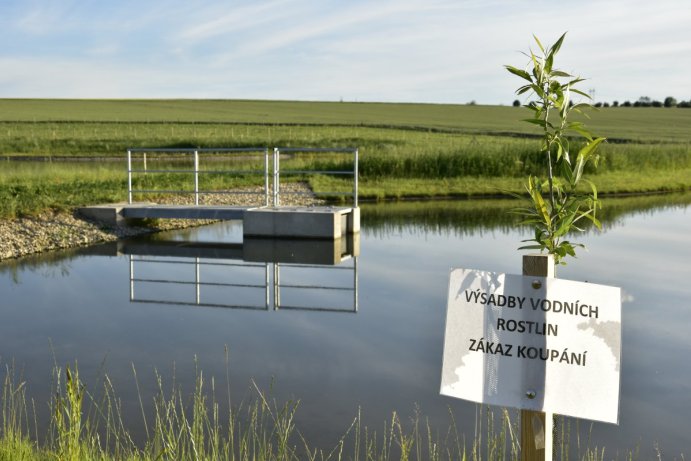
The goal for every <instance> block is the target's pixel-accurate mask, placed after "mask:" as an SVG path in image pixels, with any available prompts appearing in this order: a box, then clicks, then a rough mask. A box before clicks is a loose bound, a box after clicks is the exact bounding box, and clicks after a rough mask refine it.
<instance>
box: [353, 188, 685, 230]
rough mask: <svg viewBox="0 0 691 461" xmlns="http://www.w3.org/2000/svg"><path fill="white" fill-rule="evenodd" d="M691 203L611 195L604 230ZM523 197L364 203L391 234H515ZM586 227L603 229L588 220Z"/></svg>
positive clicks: (367, 220) (369, 217) (368, 218)
mask: <svg viewBox="0 0 691 461" xmlns="http://www.w3.org/2000/svg"><path fill="white" fill-rule="evenodd" d="M689 203H691V193H679V194H660V195H648V196H640V197H605V198H603V199H602V205H603V206H602V209H601V210H599V211H598V219H599V220H600V221H601V222H602V227H603V229H602V232H607V231H609V230H611V229H614V228H616V227H620V226H622V225H624V222H625V220H626V219H627V218H629V217H631V216H635V215H641V214H650V213H654V212H656V211H657V212H659V211H660V210H663V209H679V208H683V207H685V206H686V205H688V204H689ZM523 205H524V203H523V202H520V201H517V200H508V199H507V200H430V201H424V202H395V203H387V204H386V205H385V206H383V205H382V204H372V203H369V204H368V203H365V204H361V206H360V208H361V219H362V229H363V231H364V232H367V233H370V234H373V235H376V236H380V237H385V236H391V235H398V234H401V232H403V231H404V230H405V231H410V230H412V231H413V232H414V233H416V234H420V235H422V234H427V233H430V232H431V233H436V234H440V235H454V236H467V237H472V236H482V235H485V234H488V233H489V234H493V233H495V232H499V233H501V234H509V233H512V232H515V231H516V228H517V227H519V222H520V217H518V216H516V215H514V214H512V213H511V209H512V208H515V207H517V206H523ZM585 231H586V233H590V232H594V231H597V229H594V228H593V227H592V226H586V228H585Z"/></svg>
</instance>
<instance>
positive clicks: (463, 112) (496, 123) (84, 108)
mask: <svg viewBox="0 0 691 461" xmlns="http://www.w3.org/2000/svg"><path fill="white" fill-rule="evenodd" d="M526 113H527V111H526V110H525V109H521V108H515V107H509V106H481V105H472V106H471V105H458V104H409V103H399V104H392V103H353V102H299V101H247V100H50V99H2V100H0V122H7V121H9V122H15V121H19V122H44V121H62V122H79V123H83V122H119V123H122V122H137V123H150V122H164V123H223V124H232V123H239V124H271V125H284V124H297V125H345V126H375V127H398V128H415V129H421V128H426V129H429V130H446V131H451V132H457V133H471V134H483V133H492V134H501V133H522V134H530V133H536V131H535V130H534V129H532V128H531V127H530V126H528V125H527V124H524V123H521V122H520V119H521V118H526V117H527V116H526V115H525V114H526ZM589 124H590V125H591V128H592V129H593V131H594V132H595V133H601V134H603V135H606V136H608V137H610V138H619V139H628V140H643V141H672V142H689V141H691V133H690V132H689V130H688V127H689V126H691V110H685V109H677V108H669V109H667V108H633V107H631V108H626V107H617V108H603V109H601V110H600V111H598V112H594V113H593V114H592V115H591V121H590V122H589Z"/></svg>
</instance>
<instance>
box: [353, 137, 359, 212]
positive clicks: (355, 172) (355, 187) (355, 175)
mask: <svg viewBox="0 0 691 461" xmlns="http://www.w3.org/2000/svg"><path fill="white" fill-rule="evenodd" d="M358 151H359V149H355V159H354V162H353V207H354V208H357V206H358V203H357V196H358V156H359V155H358Z"/></svg>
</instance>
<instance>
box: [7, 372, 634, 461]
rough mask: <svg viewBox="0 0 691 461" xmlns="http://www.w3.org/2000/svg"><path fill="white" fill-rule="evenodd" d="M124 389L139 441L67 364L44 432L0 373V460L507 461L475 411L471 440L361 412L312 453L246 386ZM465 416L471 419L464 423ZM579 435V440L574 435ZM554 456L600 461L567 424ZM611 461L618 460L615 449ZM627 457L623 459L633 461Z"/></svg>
mask: <svg viewBox="0 0 691 461" xmlns="http://www.w3.org/2000/svg"><path fill="white" fill-rule="evenodd" d="M132 371H133V381H134V384H133V385H135V386H136V388H137V395H138V399H139V402H140V409H141V413H140V417H141V418H142V419H143V420H144V428H145V432H146V434H145V437H144V438H143V441H141V442H135V439H136V438H137V437H135V436H134V434H132V433H130V432H129V430H128V429H127V421H126V417H125V416H124V415H123V413H122V407H121V404H120V402H119V398H118V394H117V393H116V391H115V388H114V387H113V385H112V383H111V381H110V379H109V378H108V376H107V375H103V376H102V377H101V378H100V379H99V380H98V382H97V383H96V385H91V384H92V383H85V382H84V381H82V380H81V379H80V377H79V371H78V369H77V367H76V365H74V366H73V367H70V366H67V367H65V368H55V370H54V371H53V375H52V378H51V381H52V382H53V383H54V384H53V386H54V389H53V393H52V394H53V397H52V398H51V401H50V402H48V410H49V411H48V414H49V416H48V421H47V424H45V427H46V429H45V430H39V429H38V427H39V426H41V427H43V424H39V422H38V421H37V419H38V418H39V416H38V415H39V414H42V413H43V409H44V408H45V403H46V402H36V401H34V400H33V399H32V398H31V396H30V395H29V394H28V391H27V386H26V385H25V383H24V382H22V381H21V379H19V377H18V376H17V375H16V373H15V370H14V368H13V367H12V366H11V365H6V367H5V377H4V381H3V387H2V396H1V397H0V405H1V407H2V415H1V416H2V419H1V420H0V459H2V460H5V459H7V460H13V461H15V460H27V461H32V460H48V459H60V460H69V461H73V460H74V461H77V460H86V459H88V460H104V461H106V460H132V461H134V460H176V461H184V460H202V459H209V460H212V459H213V460H258V461H259V460H290V461H292V460H320V461H324V460H341V459H353V460H357V459H367V460H429V461H436V460H447V459H453V460H473V461H479V460H482V459H488V460H517V459H520V443H519V440H518V437H519V434H520V428H519V427H518V425H517V422H516V421H517V420H518V419H519V418H518V414H517V413H516V412H513V413H512V412H509V411H507V410H505V409H496V410H491V409H488V408H487V407H483V406H477V407H476V411H475V416H474V418H475V434H473V435H469V434H468V435H466V434H463V433H460V432H459V430H458V428H457V427H456V418H457V417H460V416H458V415H454V414H453V412H452V411H451V410H449V421H448V426H447V427H443V428H440V427H433V426H432V425H431V423H430V421H429V420H428V419H426V418H425V417H424V415H423V414H422V413H421V411H419V410H416V411H414V412H413V414H412V415H410V416H402V415H399V414H398V413H397V412H393V413H392V415H391V417H390V418H389V419H388V420H386V421H383V424H382V425H381V426H379V427H377V428H369V427H367V426H365V425H364V424H363V418H362V415H361V412H362V410H360V409H353V418H352V420H350V421H344V429H343V435H342V436H341V437H339V438H338V439H337V440H334V441H333V444H332V446H331V447H327V448H324V447H315V446H313V445H312V444H311V443H310V441H309V440H306V439H305V437H303V435H302V434H301V432H300V427H298V425H297V423H296V414H297V412H298V411H299V406H300V402H299V401H288V402H278V401H276V400H275V399H274V398H272V397H271V395H270V394H268V393H266V392H264V391H263V390H262V389H260V388H259V387H258V386H257V385H256V384H255V383H254V382H252V383H251V384H250V398H248V399H246V400H243V401H240V402H235V401H233V400H232V396H231V394H230V386H229V385H228V384H227V383H226V384H222V383H220V382H218V383H217V382H216V380H215V379H214V378H213V377H212V378H208V377H205V376H204V374H203V372H202V371H201V370H198V371H197V375H196V380H195V386H194V389H189V390H184V389H181V388H180V387H178V386H176V385H175V384H174V383H175V380H174V379H173V380H172V382H173V385H172V387H171V386H170V384H169V383H167V382H166V381H167V380H166V379H165V378H164V377H163V376H161V375H159V374H156V382H157V389H156V391H155V395H153V396H151V399H149V398H148V396H143V395H142V394H141V392H140V391H139V386H138V384H137V381H138V378H137V373H136V370H135V368H134V367H133V368H132ZM471 418H472V415H471ZM581 433H584V434H585V437H581V436H580V435H581ZM555 450H556V453H557V458H555V459H560V460H568V459H571V457H572V456H573V457H574V458H575V459H578V460H585V461H590V460H602V459H605V456H606V450H605V449H604V448H598V447H595V446H591V444H590V442H589V437H588V432H587V430H586V431H582V430H581V428H580V427H579V425H578V423H577V422H573V423H572V422H571V420H569V419H568V418H560V421H559V431H558V432H557V434H556V436H555ZM618 453H619V454H620V455H621V454H622V452H621V451H618ZM636 453H637V450H630V451H629V452H628V454H626V455H624V456H625V457H626V459H636V458H637V456H636Z"/></svg>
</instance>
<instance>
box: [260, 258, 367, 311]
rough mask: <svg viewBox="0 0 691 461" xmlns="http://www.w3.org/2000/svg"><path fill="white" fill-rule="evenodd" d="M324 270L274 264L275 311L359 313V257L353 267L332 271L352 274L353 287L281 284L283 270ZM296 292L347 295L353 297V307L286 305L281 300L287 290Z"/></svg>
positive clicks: (336, 267) (310, 266)
mask: <svg viewBox="0 0 691 461" xmlns="http://www.w3.org/2000/svg"><path fill="white" fill-rule="evenodd" d="M314 268H320V269H321V268H323V266H315V265H307V264H284V263H275V264H274V283H273V287H274V309H276V310H278V309H292V310H305V311H321V312H353V313H356V312H357V311H358V278H357V273H358V272H357V257H355V258H353V265H352V266H332V267H330V270H332V271H335V270H340V271H347V272H352V286H343V285H313V284H310V285H306V284H302V283H282V282H281V269H283V270H284V271H285V270H286V269H288V270H290V269H292V270H300V269H307V270H310V269H314ZM286 289H288V290H295V291H298V292H301V293H305V292H331V293H346V294H349V295H350V296H351V297H352V307H350V306H348V307H344V306H343V305H337V306H329V307H325V306H324V305H316V306H315V305H309V304H307V303H302V304H298V303H294V304H286V303H284V302H282V300H281V294H282V293H285V290H286Z"/></svg>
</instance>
